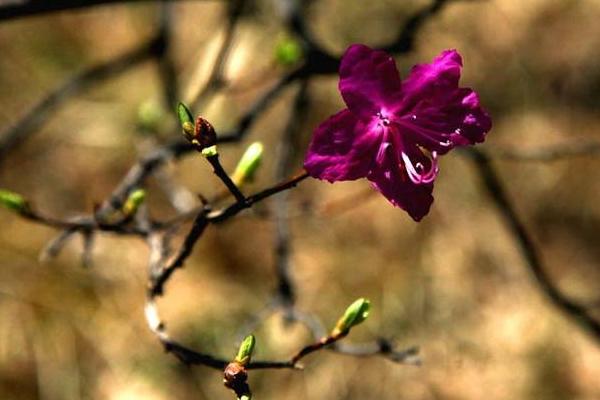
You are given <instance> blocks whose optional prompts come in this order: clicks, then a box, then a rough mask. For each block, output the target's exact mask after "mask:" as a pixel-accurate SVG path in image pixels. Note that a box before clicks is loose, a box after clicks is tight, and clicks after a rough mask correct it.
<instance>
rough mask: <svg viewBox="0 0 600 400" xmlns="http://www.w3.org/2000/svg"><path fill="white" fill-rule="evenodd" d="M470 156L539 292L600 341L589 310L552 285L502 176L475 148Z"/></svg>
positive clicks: (599, 327)
mask: <svg viewBox="0 0 600 400" xmlns="http://www.w3.org/2000/svg"><path fill="white" fill-rule="evenodd" d="M468 154H469V155H470V156H471V160H473V163H474V164H475V167H476V169H477V172H478V173H479V176H480V177H481V180H482V181H483V184H484V187H485V188H486V189H487V192H488V194H489V195H490V197H491V198H492V200H493V201H494V203H496V206H497V207H498V210H499V211H500V213H501V214H502V216H503V217H504V220H505V222H506V224H507V225H508V226H509V228H510V230H511V233H512V235H513V236H514V237H515V239H516V240H517V242H518V245H519V249H520V251H521V254H522V255H523V257H524V258H525V260H526V261H527V265H528V266H529V270H530V271H531V273H532V275H533V277H534V278H535V280H536V282H537V283H538V285H539V287H540V289H541V290H542V291H543V292H544V293H545V294H546V295H547V296H548V298H549V299H550V300H551V301H552V303H553V304H554V305H555V306H556V307H557V308H558V309H559V310H560V311H562V312H563V313H564V314H566V315H568V316H569V317H571V318H573V319H574V320H575V321H576V322H578V323H579V325H580V326H581V327H583V328H585V330H586V331H587V332H589V333H590V334H591V335H592V337H593V338H594V339H596V341H599V342H600V322H599V321H597V320H595V319H594V317H593V316H592V315H591V314H590V312H589V310H588V309H587V308H586V307H584V306H582V305H580V304H578V303H576V302H574V301H572V300H570V299H569V298H568V297H567V296H565V295H564V294H563V293H562V292H561V291H560V290H559V289H558V288H557V287H556V286H555V285H554V283H553V282H552V279H551V278H550V276H549V275H548V274H547V272H546V269H545V267H544V264H543V262H542V259H541V256H540V252H539V251H538V249H537V247H536V246H535V244H534V241H533V240H532V238H531V236H530V235H529V232H527V229H526V228H525V225H524V224H523V222H522V221H521V219H520V218H519V216H518V215H517V211H516V209H515V207H514V205H513V203H512V202H511V200H510V199H509V197H508V194H507V193H506V189H505V188H504V186H503V184H502V182H501V180H500V177H499V176H498V174H497V172H496V170H495V169H494V167H493V166H492V164H491V161H490V158H489V157H488V156H487V155H486V154H485V153H483V152H481V151H479V150H476V149H469V151H468Z"/></svg>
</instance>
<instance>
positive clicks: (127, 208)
mask: <svg viewBox="0 0 600 400" xmlns="http://www.w3.org/2000/svg"><path fill="white" fill-rule="evenodd" d="M144 200H146V191H145V190H144V189H136V190H134V191H133V192H131V193H130V194H129V197H128V198H127V200H126V201H125V204H123V209H122V210H123V214H125V215H134V214H135V213H136V212H137V210H138V208H139V207H140V206H141V205H142V203H143V202H144Z"/></svg>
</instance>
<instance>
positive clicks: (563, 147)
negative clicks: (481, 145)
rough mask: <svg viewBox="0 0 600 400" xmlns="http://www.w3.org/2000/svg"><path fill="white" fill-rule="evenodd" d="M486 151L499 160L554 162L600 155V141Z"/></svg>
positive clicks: (490, 149)
mask: <svg viewBox="0 0 600 400" xmlns="http://www.w3.org/2000/svg"><path fill="white" fill-rule="evenodd" d="M480 151H484V150H480ZM485 153H486V155H487V157H490V158H494V159H499V160H509V161H535V162H552V161H559V160H563V159H565V158H571V157H578V156H595V155H598V154H600V142H598V141H595V140H589V139H588V140H581V141H577V142H574V141H573V142H569V143H563V144H557V145H552V146H545V147H542V148H539V149H529V150H527V149H509V148H502V147H498V148H490V147H488V148H487V149H486V150H485Z"/></svg>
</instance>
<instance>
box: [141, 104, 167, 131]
mask: <svg viewBox="0 0 600 400" xmlns="http://www.w3.org/2000/svg"><path fill="white" fill-rule="evenodd" d="M163 118H164V110H163V109H162V108H161V106H160V104H158V103H157V102H156V101H153V100H147V101H144V102H143V103H142V104H140V106H139V107H138V125H139V127H141V128H143V129H144V130H146V131H149V132H155V131H156V130H157V129H158V126H159V125H160V122H161V121H162V119H163Z"/></svg>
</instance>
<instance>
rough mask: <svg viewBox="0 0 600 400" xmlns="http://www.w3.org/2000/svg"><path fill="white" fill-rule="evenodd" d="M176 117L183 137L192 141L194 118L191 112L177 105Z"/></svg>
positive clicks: (182, 105)
mask: <svg viewBox="0 0 600 400" xmlns="http://www.w3.org/2000/svg"><path fill="white" fill-rule="evenodd" d="M177 116H178V117H179V123H180V124H181V129H183V134H184V136H185V137H186V138H187V139H188V140H192V139H193V138H194V116H193V115H192V112H191V111H190V109H189V108H188V107H187V106H186V105H185V104H183V103H179V104H178V105H177Z"/></svg>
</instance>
